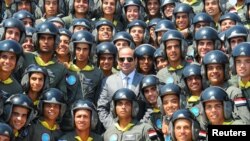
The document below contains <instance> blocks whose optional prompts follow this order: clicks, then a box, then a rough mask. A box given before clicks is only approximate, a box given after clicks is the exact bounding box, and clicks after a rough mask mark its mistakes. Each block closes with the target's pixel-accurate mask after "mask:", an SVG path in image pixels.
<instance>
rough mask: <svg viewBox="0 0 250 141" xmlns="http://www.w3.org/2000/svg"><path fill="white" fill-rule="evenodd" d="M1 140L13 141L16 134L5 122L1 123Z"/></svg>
mask: <svg viewBox="0 0 250 141" xmlns="http://www.w3.org/2000/svg"><path fill="white" fill-rule="evenodd" d="M0 139H1V141H12V140H13V139H14V133H13V130H12V129H11V127H10V126H9V125H8V124H6V123H3V122H0Z"/></svg>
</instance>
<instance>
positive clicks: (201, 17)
mask: <svg viewBox="0 0 250 141" xmlns="http://www.w3.org/2000/svg"><path fill="white" fill-rule="evenodd" d="M198 22H206V23H209V25H211V24H210V23H213V24H214V21H213V19H212V17H211V16H210V15H208V14H207V13H205V12H200V13H197V14H196V15H195V16H194V18H193V20H192V24H196V23H198Z"/></svg>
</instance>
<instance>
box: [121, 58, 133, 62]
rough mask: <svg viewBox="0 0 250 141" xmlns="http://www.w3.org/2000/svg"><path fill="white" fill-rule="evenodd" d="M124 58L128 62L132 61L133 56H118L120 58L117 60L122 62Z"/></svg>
mask: <svg viewBox="0 0 250 141" xmlns="http://www.w3.org/2000/svg"><path fill="white" fill-rule="evenodd" d="M125 60H127V61H128V62H133V61H134V58H133V57H120V58H118V61H119V62H124V61H125Z"/></svg>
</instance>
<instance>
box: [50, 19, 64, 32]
mask: <svg viewBox="0 0 250 141" xmlns="http://www.w3.org/2000/svg"><path fill="white" fill-rule="evenodd" d="M46 21H48V22H52V23H53V24H54V25H55V26H56V27H57V28H58V29H60V28H64V27H65V23H64V21H63V20H62V18H60V17H49V18H48V19H47V20H46Z"/></svg>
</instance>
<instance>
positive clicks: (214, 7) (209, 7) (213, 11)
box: [204, 0, 220, 17]
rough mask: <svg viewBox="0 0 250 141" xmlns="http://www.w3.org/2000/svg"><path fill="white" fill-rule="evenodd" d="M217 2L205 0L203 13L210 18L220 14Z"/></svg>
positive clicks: (215, 0) (216, 0)
mask: <svg viewBox="0 0 250 141" xmlns="http://www.w3.org/2000/svg"><path fill="white" fill-rule="evenodd" d="M218 1H219V0H205V4H204V6H205V12H206V13H208V15H210V16H212V17H213V16H216V15H218V14H219V13H220V7H219V2H218Z"/></svg>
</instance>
